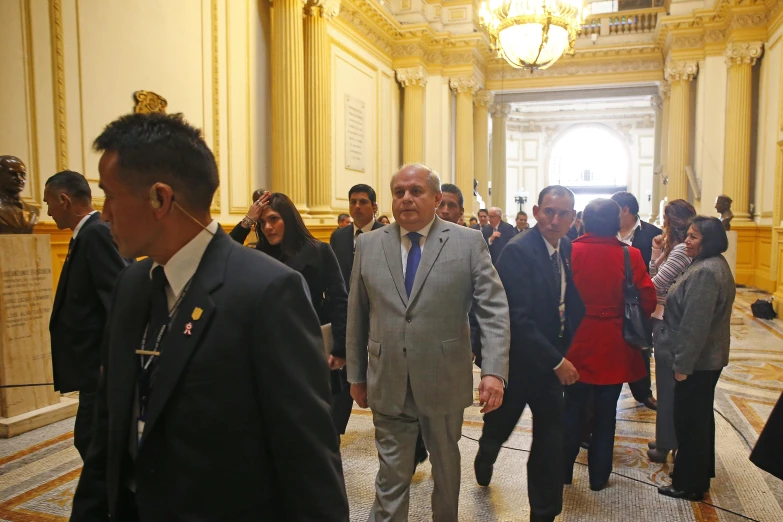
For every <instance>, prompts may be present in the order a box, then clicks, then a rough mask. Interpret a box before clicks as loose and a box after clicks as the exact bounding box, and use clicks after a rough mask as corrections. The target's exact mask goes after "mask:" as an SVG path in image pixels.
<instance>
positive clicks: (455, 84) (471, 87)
mask: <svg viewBox="0 0 783 522" xmlns="http://www.w3.org/2000/svg"><path fill="white" fill-rule="evenodd" d="M449 86H450V87H451V89H452V90H453V91H454V92H455V93H456V94H460V93H464V92H468V93H470V94H471V95H473V94H475V92H476V91H478V89H479V82H478V79H477V78H476V77H475V76H460V77H457V78H451V79H450V80H449Z"/></svg>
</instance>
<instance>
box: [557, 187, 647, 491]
mask: <svg viewBox="0 0 783 522" xmlns="http://www.w3.org/2000/svg"><path fill="white" fill-rule="evenodd" d="M583 223H584V229H585V234H584V235H583V236H581V237H579V239H576V240H574V242H573V247H572V252H571V262H572V263H573V276H574V283H575V284H576V288H577V290H579V295H580V296H581V297H582V301H584V304H585V317H584V319H583V320H582V324H581V325H580V326H579V329H578V330H577V331H576V335H575V336H574V340H573V341H572V343H571V347H570V348H569V350H568V354H567V355H566V357H567V358H568V360H569V361H570V362H571V363H572V364H573V365H574V366H575V367H576V369H577V371H578V372H579V381H577V382H576V383H575V384H573V385H571V386H568V387H566V389H565V410H564V415H563V419H564V428H565V429H564V433H565V440H564V453H565V467H566V469H565V479H566V480H565V483H566V484H570V483H571V479H572V477H573V472H574V470H573V468H574V461H575V460H576V456H577V455H578V454H579V443H580V438H581V437H580V429H579V425H580V421H581V419H582V415H583V413H584V412H585V410H586V409H587V407H588V406H589V405H590V403H592V406H593V411H594V415H595V418H594V425H593V427H592V434H593V436H592V439H591V441H590V447H589V449H588V453H587V462H588V471H589V475H590V489H592V490H593V491H600V490H602V489H603V488H605V487H606V485H607V483H608V481H609V475H610V474H611V472H612V454H613V450H614V432H615V427H616V423H615V419H616V416H617V400H618V399H619V397H620V392H621V391H622V388H623V383H626V382H633V381H636V380H638V379H641V378H642V377H644V376H645V375H646V374H647V368H646V366H645V364H644V359H643V358H642V352H641V351H639V349H637V348H635V347H632V346H630V345H628V343H626V342H625V339H624V338H623V315H624V309H625V296H624V293H623V287H624V283H625V249H626V248H627V250H628V254H629V256H630V262H631V269H632V271H633V282H634V285H635V286H636V288H637V289H638V290H639V295H640V297H641V304H642V308H643V309H644V311H645V313H647V314H650V313H652V311H653V309H654V308H655V288H654V287H653V284H652V281H650V276H649V275H647V269H646V267H645V266H644V260H643V259H642V254H641V252H639V250H637V249H636V248H633V247H626V246H625V245H624V244H623V243H621V242H620V240H619V239H617V232H618V231H619V230H620V206H619V205H618V204H617V203H615V202H614V201H612V200H611V199H596V200H593V201H591V202H590V203H589V204H588V205H587V207H586V208H585V210H584V213H583Z"/></svg>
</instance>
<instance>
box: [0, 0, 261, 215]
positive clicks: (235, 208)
mask: <svg viewBox="0 0 783 522" xmlns="http://www.w3.org/2000/svg"><path fill="white" fill-rule="evenodd" d="M50 4H51V7H52V9H51V10H50ZM259 8H261V9H262V10H266V8H265V7H264V5H263V4H261V3H260V2H254V1H246V2H237V1H229V0H166V1H165V2H160V1H158V0H136V1H134V2H105V1H101V0H79V1H77V0H51V1H49V2H47V1H46V0H18V1H17V0H7V1H3V2H0V31H2V32H0V34H2V35H3V36H2V45H0V49H2V50H0V67H2V68H3V70H4V71H7V70H10V71H12V72H13V74H11V75H8V76H7V77H6V78H5V80H4V100H7V103H4V104H3V105H2V107H0V150H3V153H9V154H15V155H18V156H20V157H21V158H22V159H23V160H24V161H25V162H26V163H27V164H28V167H29V171H30V184H29V186H28V189H27V192H26V194H25V195H26V196H27V197H28V198H29V199H31V200H32V201H35V202H40V200H41V199H42V194H43V186H42V185H43V182H45V180H46V178H47V177H48V176H50V175H52V174H54V173H55V172H56V171H57V170H58V169H60V168H70V169H72V170H77V171H79V172H82V173H83V174H84V175H85V177H86V178H87V179H88V181H89V182H90V184H91V186H92V188H93V195H94V198H95V200H96V202H98V203H100V202H101V201H102V193H101V191H100V189H98V187H97V183H98V159H99V155H98V154H96V153H95V152H93V151H92V148H91V147H92V141H93V140H94V139H95V137H96V136H97V135H98V134H99V133H100V132H101V130H102V129H103V128H104V126H105V125H106V124H107V123H109V122H111V121H112V120H114V119H116V118H117V117H118V116H120V115H122V114H127V113H130V112H132V110H133V106H134V100H133V92H134V91H137V90H148V91H153V92H155V93H157V94H159V95H161V96H163V97H164V98H166V99H167V101H168V108H167V112H168V113H177V112H181V113H183V114H184V116H185V118H186V119H187V120H188V121H189V122H190V123H192V124H193V125H196V126H197V127H199V128H201V129H203V132H204V137H205V139H206V140H207V143H208V144H209V145H210V147H211V148H212V150H213V152H214V153H215V156H216V157H217V159H218V165H219V170H220V178H221V179H220V197H219V200H218V202H219V208H216V209H214V210H215V211H214V212H213V214H214V215H215V216H216V217H217V218H218V219H221V220H224V221H228V222H232V221H234V220H235V219H236V216H238V215H241V214H243V213H244V212H245V211H246V209H247V205H248V203H249V202H250V193H251V192H252V190H253V189H254V188H255V187H257V186H259V185H265V184H268V174H267V172H268V170H269V164H270V162H269V147H268V135H269V132H268V124H267V122H268V120H269V118H268V113H269V110H268V109H269V108H268V106H267V104H266V103H263V102H262V103H259V102H258V100H259V99H261V100H262V99H264V97H266V93H268V77H269V76H268V72H267V71H268V69H267V68H268V46H267V45H266V41H267V37H266V34H268V24H266V26H265V22H264V21H263V20H262V17H261V16H260V15H259V13H258V9H259ZM50 16H51V17H52V18H51V21H52V26H53V27H54V30H50ZM53 63H54V64H55V66H54V67H53ZM6 89H8V90H7V91H6ZM6 93H7V94H6ZM20 100H25V102H24V103H20V102H19V101H20ZM20 129H22V131H23V132H20ZM43 214H45V211H44V212H43Z"/></svg>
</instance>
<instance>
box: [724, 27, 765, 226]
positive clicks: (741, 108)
mask: <svg viewBox="0 0 783 522" xmlns="http://www.w3.org/2000/svg"><path fill="white" fill-rule="evenodd" d="M762 48H763V44H762V43H761V42H742V43H732V44H729V46H728V47H727V49H726V66H727V67H728V68H729V70H728V90H727V97H728V100H727V103H726V151H725V153H724V161H723V193H724V194H726V195H727V196H729V197H730V198H731V199H732V200H734V201H733V204H732V210H733V212H734V221H735V222H738V221H749V220H750V212H749V211H750V134H751V108H752V99H751V98H752V95H751V88H752V87H751V82H752V68H753V65H754V64H755V63H756V60H757V59H758V58H759V56H761V50H762Z"/></svg>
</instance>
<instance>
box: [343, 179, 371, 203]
mask: <svg viewBox="0 0 783 522" xmlns="http://www.w3.org/2000/svg"><path fill="white" fill-rule="evenodd" d="M359 192H364V193H365V194H367V197H368V198H370V203H372V204H373V205H375V189H374V188H372V187H371V186H370V185H365V184H364V183H359V184H358V185H354V186H353V187H351V190H349V191H348V199H351V196H353V195H354V194H358V193H359Z"/></svg>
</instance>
